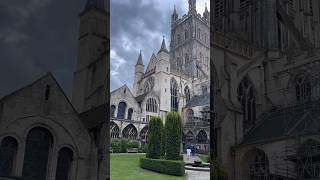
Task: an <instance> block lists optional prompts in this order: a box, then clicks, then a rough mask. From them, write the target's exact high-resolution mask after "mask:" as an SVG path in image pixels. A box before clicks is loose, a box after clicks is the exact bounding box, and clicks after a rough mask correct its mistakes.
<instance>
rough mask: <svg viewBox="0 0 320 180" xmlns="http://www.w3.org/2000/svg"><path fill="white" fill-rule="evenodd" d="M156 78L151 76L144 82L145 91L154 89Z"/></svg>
mask: <svg viewBox="0 0 320 180" xmlns="http://www.w3.org/2000/svg"><path fill="white" fill-rule="evenodd" d="M153 86H154V79H153V78H152V77H149V79H148V80H147V81H146V82H145V83H144V93H148V92H150V91H151V90H152V89H153Z"/></svg>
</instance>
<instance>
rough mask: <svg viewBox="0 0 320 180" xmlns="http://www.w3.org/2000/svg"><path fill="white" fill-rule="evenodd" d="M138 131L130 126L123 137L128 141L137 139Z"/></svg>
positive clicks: (123, 132) (126, 128)
mask: <svg viewBox="0 0 320 180" xmlns="http://www.w3.org/2000/svg"><path fill="white" fill-rule="evenodd" d="M137 135H138V131H137V129H136V127H134V125H132V124H129V125H128V126H126V127H125V128H124V129H123V131H122V137H124V138H127V139H137Z"/></svg>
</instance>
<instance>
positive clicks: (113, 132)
mask: <svg viewBox="0 0 320 180" xmlns="http://www.w3.org/2000/svg"><path fill="white" fill-rule="evenodd" d="M110 129H111V131H110V133H111V135H110V136H111V138H119V133H120V128H119V126H118V125H117V124H116V123H114V122H111V123H110Z"/></svg>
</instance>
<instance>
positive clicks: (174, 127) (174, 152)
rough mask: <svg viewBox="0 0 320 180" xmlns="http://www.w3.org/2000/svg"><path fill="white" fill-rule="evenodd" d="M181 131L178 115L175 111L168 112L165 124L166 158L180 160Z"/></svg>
mask: <svg viewBox="0 0 320 180" xmlns="http://www.w3.org/2000/svg"><path fill="white" fill-rule="evenodd" d="M181 133H182V130H181V117H180V115H179V114H178V113H176V112H170V113H168V115H167V121H166V124H165V138H166V144H165V150H166V151H165V152H166V159H167V160H180V145H181V136H182V135H181Z"/></svg>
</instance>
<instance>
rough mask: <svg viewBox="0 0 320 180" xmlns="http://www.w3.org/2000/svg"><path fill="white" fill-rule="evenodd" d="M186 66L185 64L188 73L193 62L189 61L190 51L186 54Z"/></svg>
mask: <svg viewBox="0 0 320 180" xmlns="http://www.w3.org/2000/svg"><path fill="white" fill-rule="evenodd" d="M184 62H185V64H184V66H185V70H186V71H187V73H188V74H190V73H191V62H190V61H189V56H188V53H186V54H185V55H184Z"/></svg>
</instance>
